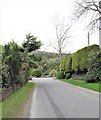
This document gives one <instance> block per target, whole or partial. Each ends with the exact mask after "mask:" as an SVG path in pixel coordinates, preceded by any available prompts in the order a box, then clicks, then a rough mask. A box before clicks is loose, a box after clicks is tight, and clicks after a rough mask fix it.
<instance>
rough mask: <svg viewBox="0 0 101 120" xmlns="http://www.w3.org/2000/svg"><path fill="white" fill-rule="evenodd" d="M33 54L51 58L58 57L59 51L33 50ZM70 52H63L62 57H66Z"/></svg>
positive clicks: (46, 58) (47, 58)
mask: <svg viewBox="0 0 101 120" xmlns="http://www.w3.org/2000/svg"><path fill="white" fill-rule="evenodd" d="M30 54H31V55H33V54H34V55H35V56H40V57H41V58H42V59H44V60H49V59H56V58H59V54H58V53H54V52H46V51H39V50H37V51H33V52H31V53H30ZM67 55H68V54H66V53H63V56H62V58H63V59H64V58H65V57H66V56H67Z"/></svg>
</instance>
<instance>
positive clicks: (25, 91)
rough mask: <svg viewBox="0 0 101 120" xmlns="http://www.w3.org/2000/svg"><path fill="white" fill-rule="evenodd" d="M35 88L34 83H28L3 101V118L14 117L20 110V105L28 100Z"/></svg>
mask: <svg viewBox="0 0 101 120" xmlns="http://www.w3.org/2000/svg"><path fill="white" fill-rule="evenodd" d="M33 89H34V83H27V84H26V85H24V86H23V87H22V88H20V89H19V90H17V91H16V92H15V93H14V94H12V95H10V96H9V97H7V98H6V99H5V100H3V101H2V102H1V104H2V118H12V117H13V116H14V114H15V113H17V112H18V110H19V108H20V106H21V105H22V104H23V103H25V102H26V101H27V100H28V97H29V95H30V93H31V92H32V90H33Z"/></svg>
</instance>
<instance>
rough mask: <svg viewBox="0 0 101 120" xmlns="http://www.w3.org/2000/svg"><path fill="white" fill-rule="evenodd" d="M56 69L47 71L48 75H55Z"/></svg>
mask: <svg viewBox="0 0 101 120" xmlns="http://www.w3.org/2000/svg"><path fill="white" fill-rule="evenodd" d="M56 73H57V71H56V70H55V69H53V70H51V71H50V73H49V76H50V77H55V76H56Z"/></svg>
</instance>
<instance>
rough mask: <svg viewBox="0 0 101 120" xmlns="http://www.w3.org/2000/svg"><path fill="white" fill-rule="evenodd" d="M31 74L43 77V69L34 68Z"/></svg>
mask: <svg viewBox="0 0 101 120" xmlns="http://www.w3.org/2000/svg"><path fill="white" fill-rule="evenodd" d="M31 75H32V76H34V77H41V70H39V69H32V70H31Z"/></svg>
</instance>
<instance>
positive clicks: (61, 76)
mask: <svg viewBox="0 0 101 120" xmlns="http://www.w3.org/2000/svg"><path fill="white" fill-rule="evenodd" d="M56 78H57V79H64V78H65V73H64V71H59V72H57V74H56Z"/></svg>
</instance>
